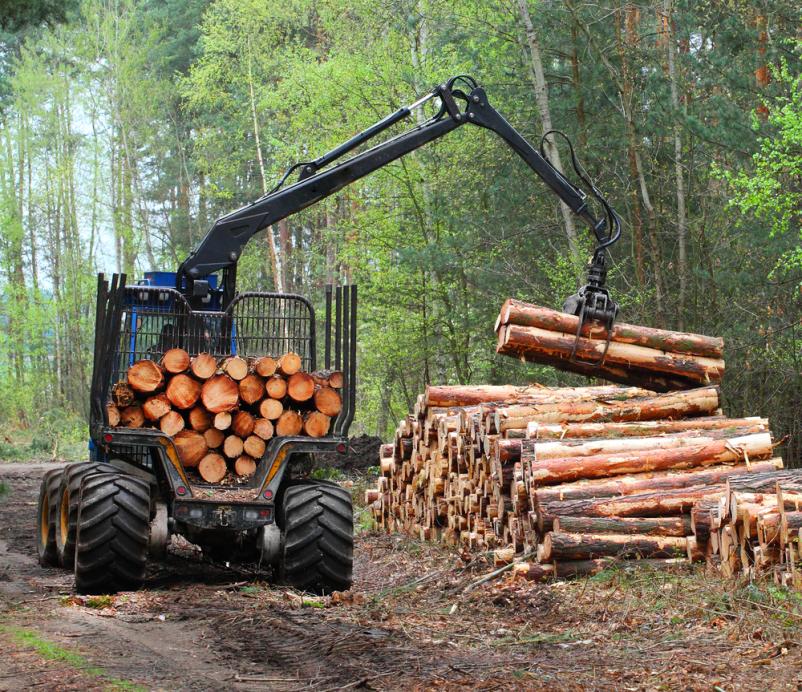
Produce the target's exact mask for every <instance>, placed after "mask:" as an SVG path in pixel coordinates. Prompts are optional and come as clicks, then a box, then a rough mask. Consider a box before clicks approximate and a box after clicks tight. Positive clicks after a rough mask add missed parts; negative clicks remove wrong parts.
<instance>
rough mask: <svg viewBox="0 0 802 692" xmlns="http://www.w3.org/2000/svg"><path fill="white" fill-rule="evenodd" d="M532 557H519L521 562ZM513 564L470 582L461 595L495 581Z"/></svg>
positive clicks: (512, 564) (528, 555)
mask: <svg viewBox="0 0 802 692" xmlns="http://www.w3.org/2000/svg"><path fill="white" fill-rule="evenodd" d="M533 555H534V553H526V554H524V555H521V559H522V560H523V559H525V558H528V557H532V556H533ZM515 564H516V563H515V562H510V563H509V564H508V565H504V566H503V567H499V568H498V569H496V570H493V571H492V572H489V573H488V574H485V576H483V577H482V578H481V579H477V580H476V581H474V582H471V583H470V584H468V586H466V587H465V588H464V589H463V590H462V591H461V593H467V592H468V591H471V590H473V589H475V588H476V587H477V586H480V585H482V584H484V583H486V582H489V581H491V580H492V579H495V578H496V577H498V576H499V575H501V574H504V572H506V571H508V570H511V569H512V568H513V567H514V566H515Z"/></svg>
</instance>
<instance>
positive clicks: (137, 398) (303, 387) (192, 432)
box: [106, 348, 343, 483]
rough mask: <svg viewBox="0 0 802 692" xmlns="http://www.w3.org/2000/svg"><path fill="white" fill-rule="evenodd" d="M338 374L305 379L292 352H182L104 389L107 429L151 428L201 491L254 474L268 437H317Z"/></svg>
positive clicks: (334, 407) (336, 400) (325, 428)
mask: <svg viewBox="0 0 802 692" xmlns="http://www.w3.org/2000/svg"><path fill="white" fill-rule="evenodd" d="M342 386H343V375H342V373H341V372H339V371H331V370H325V371H318V372H313V373H307V372H304V371H302V370H301V357H300V356H299V355H298V354H296V353H293V352H290V353H285V354H284V355H282V356H280V357H278V358H273V357H271V356H262V357H259V358H248V359H245V358H241V357H239V356H236V355H232V356H228V357H226V358H221V359H218V358H215V357H213V356H211V355H210V354H208V353H200V354H198V355H197V356H195V357H194V358H191V357H190V355H189V354H188V353H187V352H186V351H185V350H184V349H182V348H173V349H170V350H168V351H167V352H165V354H164V355H163V356H162V358H161V361H160V362H158V363H157V362H156V361H153V360H139V361H137V362H135V363H133V364H132V365H131V367H130V368H129V369H128V371H127V373H126V378H125V380H124V381H120V382H118V383H117V384H115V385H114V386H113V387H112V390H111V401H110V402H108V404H107V407H106V411H107V415H108V419H109V425H110V427H118V426H121V427H127V428H141V427H153V428H159V429H160V430H161V431H162V432H163V433H164V434H165V435H167V436H168V437H170V438H172V440H173V442H174V444H175V448H176V451H177V453H178V456H179V458H180V460H181V463H182V465H183V467H184V468H185V469H191V471H192V472H193V473H196V474H197V475H198V476H200V478H201V479H202V480H203V481H205V482H207V483H220V482H222V481H224V480H228V481H235V480H236V479H237V478H247V477H249V476H251V475H253V474H254V472H255V471H256V467H257V464H258V463H259V460H260V459H261V458H262V456H263V455H264V452H265V447H266V441H267V440H269V439H271V438H273V437H286V436H290V437H292V436H308V437H313V438H319V437H324V436H325V435H327V434H328V433H329V427H330V424H331V420H332V418H334V417H336V416H337V414H338V413H339V412H340V410H341V409H342V398H341V396H340V391H339V390H340V389H342Z"/></svg>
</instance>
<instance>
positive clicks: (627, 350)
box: [496, 298, 724, 392]
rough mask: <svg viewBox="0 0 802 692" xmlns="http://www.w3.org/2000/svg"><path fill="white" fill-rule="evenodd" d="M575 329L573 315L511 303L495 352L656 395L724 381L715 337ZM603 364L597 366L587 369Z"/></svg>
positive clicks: (625, 328) (624, 327) (629, 328)
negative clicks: (651, 392) (654, 392)
mask: <svg viewBox="0 0 802 692" xmlns="http://www.w3.org/2000/svg"><path fill="white" fill-rule="evenodd" d="M578 327H579V318H578V317H576V316H575V315H569V314H566V313H562V312H557V311H556V310H550V309H549V308H544V307H540V306H538V305H532V304H530V303H524V302H522V301H519V300H514V299H512V298H511V299H509V300H507V301H506V302H505V303H504V305H503V306H502V308H501V313H500V314H499V317H498V320H497V321H496V335H497V338H498V344H497V347H496V351H497V352H498V353H500V354H504V355H509V356H514V357H516V358H521V359H523V360H527V361H531V362H534V363H540V364H543V365H551V366H553V367H555V368H558V369H560V370H567V371H571V372H577V373H579V374H583V375H589V376H592V377H601V378H604V379H607V380H610V381H611V382H620V383H623V384H633V385H637V386H643V387H647V388H649V389H652V390H654V391H658V392H667V391H670V390H682V389H690V388H694V387H699V386H701V385H706V384H719V383H720V382H721V378H722V376H723V375H724V359H723V350H724V342H723V340H722V339H721V338H719V337H709V336H703V335H701V334H686V333H682V332H672V331H667V330H664V329H653V328H650V327H640V326H636V325H631V324H624V323H617V324H616V325H615V326H614V327H613V329H612V331H611V333H610V334H608V333H607V330H606V329H605V328H604V327H602V326H600V325H598V324H595V323H589V324H586V325H585V327H584V328H583V330H582V332H581V334H579V335H577V328H578ZM608 338H609V345H608ZM572 356H573V357H572ZM602 359H603V362H602V363H601V365H599V366H597V367H596V366H593V365H590V364H592V363H598V362H599V361H601V360H602Z"/></svg>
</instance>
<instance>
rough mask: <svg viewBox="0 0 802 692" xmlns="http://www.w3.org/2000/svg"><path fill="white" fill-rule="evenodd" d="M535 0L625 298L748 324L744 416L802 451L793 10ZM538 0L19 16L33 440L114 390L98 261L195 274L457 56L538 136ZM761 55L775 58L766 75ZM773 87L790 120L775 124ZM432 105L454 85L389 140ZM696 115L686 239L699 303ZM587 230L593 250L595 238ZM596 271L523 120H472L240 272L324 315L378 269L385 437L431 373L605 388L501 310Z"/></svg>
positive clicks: (7, 334) (737, 358)
mask: <svg viewBox="0 0 802 692" xmlns="http://www.w3.org/2000/svg"><path fill="white" fill-rule="evenodd" d="M529 5H530V13H531V14H532V19H533V23H534V25H535V30H536V32H537V34H538V40H539V43H540V45H541V52H542V56H543V60H544V63H545V69H546V76H547V81H548V92H549V93H548V99H549V104H550V110H551V120H552V123H553V125H554V126H555V127H558V128H560V129H562V130H565V131H566V133H567V134H568V135H569V136H571V137H572V138H573V139H574V141H575V143H576V144H577V152H578V154H579V155H580V158H581V160H582V163H583V164H584V167H585V168H586V169H587V170H588V172H589V173H590V174H591V177H593V179H594V181H595V182H596V183H597V185H598V187H599V188H600V189H602V190H604V191H605V192H606V193H607V195H608V196H609V198H610V200H611V201H612V202H613V204H614V205H615V206H616V208H617V209H618V210H619V211H620V212H621V214H622V217H623V219H624V236H623V238H622V240H621V242H620V243H619V244H618V245H617V246H616V247H615V248H614V249H613V251H612V260H613V262H612V268H611V271H610V279H609V281H610V284H611V290H612V293H613V295H614V297H615V298H616V299H617V300H618V301H619V302H620V303H621V305H622V319H625V320H627V321H629V322H640V323H644V324H650V325H654V326H663V327H669V328H678V327H680V326H681V327H682V328H684V329H688V330H692V331H701V332H704V333H710V334H721V335H723V336H724V337H725V341H726V344H727V365H728V375H727V380H728V381H727V382H726V384H725V387H724V395H725V398H726V408H727V410H728V412H730V413H732V414H733V415H739V414H752V415H754V414H764V415H769V416H770V417H771V418H772V426H773V429H774V430H775V432H776V433H777V434H778V436H779V435H784V434H786V433H788V434H791V439H792V442H791V446H790V447H789V452H788V457H790V458H791V459H797V458H799V456H800V453H802V447H800V444H799V442H798V440H800V439H802V435H800V433H802V427H800V426H802V423H801V422H800V421H802V417H800V416H799V415H798V411H799V409H800V406H802V400H800V395H799V392H800V391H802V374H801V373H802V363H800V361H799V358H800V353H802V349H801V348H800V339H802V333H800V330H799V323H800V318H801V317H802V304H800V301H799V300H798V284H799V282H800V277H802V261H801V260H800V242H801V241H800V237H799V234H798V233H799V232H798V229H799V208H800V197H799V196H800V189H799V173H800V170H799V159H800V155H799V154H800V129H802V127H801V126H800V121H799V111H800V108H799V105H800V101H799V98H800V95H799V94H800V82H799V77H798V75H799V73H800V69H799V68H800V56H799V54H798V50H797V48H795V44H793V43H791V44H789V43H788V40H787V39H790V40H792V41H793V40H795V39H794V38H793V37H795V34H796V29H797V24H798V22H797V21H796V19H795V18H797V17H798V8H797V7H796V4H795V3H792V2H790V0H780V1H779V2H776V3H770V5H771V7H766V6H765V3H764V4H759V3H756V2H746V3H740V4H737V5H732V4H727V3H691V2H687V1H686V0H683V1H682V2H677V3H674V4H673V8H674V9H673V14H672V22H671V25H672V31H673V37H672V38H671V39H669V38H668V37H666V36H663V35H662V33H661V32H662V28H661V26H662V25H661V23H660V21H659V18H660V16H661V13H662V11H663V4H662V3H646V4H645V5H638V6H637V7H636V6H635V5H632V4H629V5H627V4H620V3H619V4H612V5H609V6H608V5H597V4H592V3H585V4H581V3H567V2H565V3H529ZM518 9H519V8H518V7H517V6H516V4H515V3H501V2H498V0H480V1H477V2H472V3H456V4H454V3H442V2H434V1H433V0H392V2H389V3H379V2H377V1H376V0H350V1H349V2H344V1H343V0H314V1H313V0H287V1H286V2H283V3H270V2H264V1H262V0H245V1H242V0H166V1H165V0H120V1H119V2H115V3H108V2H105V1H104V0H81V2H79V3H78V7H77V10H76V12H75V13H74V16H71V17H70V21H68V22H67V23H66V24H65V25H63V26H60V27H55V28H49V27H47V26H41V27H34V28H32V29H28V30H27V31H25V32H19V33H16V34H14V35H11V36H9V39H8V41H7V43H6V45H7V46H8V50H7V51H6V55H5V56H4V63H3V64H5V65H6V67H5V69H2V68H0V69H2V72H3V74H2V75H1V76H2V78H3V79H4V80H5V85H6V86H5V89H4V91H3V93H2V101H1V102H0V107H2V111H0V117H2V125H0V262H2V266H4V267H6V268H7V271H6V272H5V273H4V274H3V275H2V277H0V324H2V326H3V329H0V416H2V417H3V419H4V420H5V421H8V425H9V426H10V427H11V428H20V429H22V430H23V431H24V434H23V435H21V436H20V439H23V443H22V446H23V447H27V446H28V445H33V446H34V447H35V450H36V451H35V454H42V455H45V454H50V453H53V449H54V448H55V449H56V452H55V453H57V454H58V455H62V456H63V455H66V454H68V452H66V451H65V450H67V448H68V447H69V448H70V450H71V451H69V454H70V455H71V454H75V455H76V456H77V455H78V454H79V453H82V451H81V450H80V449H79V447H78V445H79V444H80V445H82V444H83V435H85V428H84V427H83V426H82V425H77V424H76V423H75V421H76V420H77V419H79V418H81V417H84V418H85V416H86V415H87V413H88V396H87V395H88V383H89V381H90V378H91V367H92V363H91V350H92V336H93V317H94V314H93V308H94V297H93V293H94V273H95V272H96V271H97V270H103V271H106V272H111V271H114V270H124V271H127V272H129V274H130V275H131V276H132V277H134V276H137V277H138V276H139V275H140V274H141V272H142V271H144V270H148V269H153V268H160V269H165V270H169V269H173V268H175V266H176V265H177V264H178V263H180V262H181V261H182V260H183V258H184V257H185V256H186V253H187V252H188V251H189V250H190V249H191V248H193V247H194V246H195V245H197V243H198V242H199V241H200V239H201V238H202V237H203V234H204V233H205V231H206V229H207V228H208V226H209V224H210V223H211V221H212V220H213V219H215V218H217V217H218V216H220V215H221V214H224V213H226V212H228V211H230V210H232V209H233V208H236V207H238V206H240V205H242V204H246V203H248V202H249V201H251V200H253V199H255V198H256V197H258V196H259V195H261V194H262V193H263V192H264V190H266V189H270V188H272V187H273V185H274V184H275V183H276V182H277V180H278V179H279V178H280V176H281V175H282V173H283V172H284V171H285V170H286V169H287V168H288V167H289V166H290V165H292V164H293V163H295V162H298V161H308V160H312V159H314V158H316V157H318V156H320V155H321V154H323V153H325V152H326V151H328V150H330V149H331V148H333V147H335V146H336V145H337V144H339V143H340V142H342V141H344V140H346V139H347V138H349V137H351V136H352V135H353V134H354V133H356V132H358V131H360V130H361V129H363V128H365V127H367V126H369V125H370V124H372V123H373V122H375V121H377V120H378V119H380V118H382V117H384V116H385V115H387V114H388V113H391V112H393V111H395V110H396V109H397V108H398V107H399V106H401V105H402V104H407V103H410V102H412V101H413V100H414V98H415V97H416V96H417V95H420V94H423V93H425V92H426V91H427V90H429V89H430V88H431V87H432V85H434V84H437V83H438V82H440V81H441V80H443V79H445V78H447V77H448V76H450V75H453V74H458V73H467V74H471V75H474V76H475V77H477V78H478V79H479V81H480V82H481V83H482V84H483V85H484V86H485V88H486V89H487V92H488V96H489V99H490V101H491V103H492V104H493V105H494V106H496V107H497V108H498V109H499V110H500V111H501V112H502V113H503V114H504V115H505V117H507V119H508V120H509V121H510V122H511V123H512V124H513V125H514V126H515V127H516V128H518V129H519V130H520V131H521V132H522V134H524V136H526V137H527V138H528V139H529V141H531V142H532V143H533V144H535V145H537V143H538V141H539V138H540V135H541V132H542V122H541V117H540V113H539V110H538V106H537V103H536V100H535V90H534V88H533V85H532V79H531V55H530V53H529V47H528V45H527V43H526V39H525V32H524V30H523V25H522V22H521V18H520V16H519V12H518ZM758 10H759V11H760V13H761V16H765V21H766V23H767V30H768V32H769V34H768V35H770V37H771V40H770V41H767V42H765V43H761V37H760V34H759V33H758V32H757V31H756V30H755V14H756V12H758ZM668 40H674V41H675V43H676V45H675V48H676V49H677V50H676V59H677V70H676V74H677V77H676V82H675V84H674V87H675V89H676V90H677V91H678V94H679V105H678V106H675V105H672V104H674V103H675V102H674V101H673V100H672V97H671V87H672V84H671V79H670V75H669V71H668V70H667V62H666V61H667V45H668V44H667V41H668ZM761 55H763V56H765V57H764V58H763V59H765V62H766V64H767V65H768V66H769V67H772V68H774V69H775V76H774V79H773V80H771V82H770V83H769V84H768V86H763V87H761V88H760V90H758V88H757V86H756V84H755V78H754V74H755V67H756V59H757V57H756V56H761ZM763 102H765V105H766V107H767V109H768V118H767V119H766V120H765V121H763V120H760V119H756V120H755V119H753V117H752V113H753V112H754V111H755V109H756V108H757V107H759V106H760V105H761V103H763ZM622 107H626V109H628V112H623V111H622ZM435 112H436V104H429V105H428V106H427V107H426V108H425V109H424V111H423V112H422V113H421V114H418V113H415V114H413V116H412V117H411V118H409V119H407V120H406V121H404V122H403V123H400V124H398V125H396V126H394V127H393V128H392V129H391V130H390V131H389V132H388V133H387V135H388V136H394V135H396V134H398V133H400V132H403V131H404V130H405V129H407V128H409V127H411V126H414V125H415V124H417V123H419V122H421V121H423V120H425V119H426V118H428V117H430V116H432V115H433V114H434V113H435ZM418 118H420V119H418ZM676 132H678V133H679V138H680V150H681V155H680V163H681V166H682V172H683V175H684V183H685V196H686V199H685V208H686V212H687V214H686V215H687V246H688V263H687V267H686V268H684V269H682V271H684V272H685V274H686V275H685V277H684V278H685V280H686V283H687V295H686V298H685V304H684V305H683V306H682V307H681V308H680V306H679V304H678V301H677V293H678V290H677V284H678V272H679V271H681V268H680V267H679V264H678V238H677V228H678V215H677V205H678V201H677V187H676V177H675V176H676V171H675V163H676V162H675V160H674V134H675V133H676ZM567 153H568V152H567V151H563V161H564V162H567V160H568V157H567ZM723 178H724V179H726V180H724V181H723V180H722V179H723ZM292 180H293V178H291V179H290V182H291V181H292ZM578 231H579V232H580V233H582V234H583V235H582V253H583V255H585V256H588V255H589V251H590V249H591V241H590V235H589V234H587V233H585V231H584V230H583V229H582V228H579V229H578ZM779 269H782V272H780V271H779ZM583 274H584V269H583V268H582V267H580V266H577V262H576V261H575V259H574V258H572V257H571V255H570V252H569V247H568V242H567V238H566V233H565V229H564V227H563V221H562V216H561V214H560V213H559V211H558V207H557V204H556V201H555V198H554V197H553V196H552V195H551V194H549V193H548V191H547V189H546V188H545V187H544V185H543V184H542V183H541V181H540V180H538V179H537V177H536V176H535V175H534V174H533V173H532V172H531V170H530V169H529V168H528V167H526V166H525V164H524V163H523V162H522V161H521V160H520V158H519V157H518V156H516V155H515V153H514V152H512V151H511V150H510V149H509V148H508V147H506V146H504V144H503V142H501V141H499V140H498V138H497V137H495V136H494V135H493V134H492V133H489V132H486V131H483V130H480V129H479V128H475V127H472V126H470V125H468V126H466V127H463V128H460V129H458V130H456V131H454V132H453V133H451V134H450V135H449V136H447V137H445V138H443V139H442V140H439V141H438V142H436V143H432V144H430V145H429V146H427V147H424V148H422V149H420V150H419V151H417V152H415V153H413V154H410V155H409V156H407V157H405V158H404V159H401V160H398V161H395V162H392V163H391V164H389V165H387V166H385V167H383V168H382V169H381V170H379V171H377V172H375V173H374V174H372V175H370V176H368V177H366V178H364V179H363V180H360V181H358V182H357V183H355V184H353V185H351V186H349V187H348V188H345V189H343V190H342V191H341V192H340V193H338V194H337V195H335V196H332V197H330V198H327V199H325V200H321V201H320V202H319V203H318V204H316V205H313V206H312V207H309V208H308V209H306V210H304V211H302V212H300V213H298V214H296V215H294V216H292V217H290V218H288V219H287V220H286V221H285V222H282V223H281V224H276V226H275V227H274V228H272V229H269V230H266V231H265V232H264V233H260V234H259V235H258V236H257V237H255V238H254V239H253V240H252V242H251V243H250V244H249V246H248V247H247V249H246V251H245V253H244V254H243V256H242V258H241V260H240V262H239V267H238V281H239V287H240V289H241V290H259V289H268V290H270V289H272V288H274V287H276V286H279V285H281V286H283V287H284V288H285V290H287V291H294V292H298V293H302V294H305V295H309V296H310V297H311V299H312V300H313V301H314V302H315V305H316V307H317V308H318V309H319V310H320V308H322V287H323V286H324V285H325V284H326V283H329V282H335V283H336V282H355V283H358V284H359V286H360V316H359V346H358V369H359V389H358V399H357V418H356V421H355V425H354V428H353V431H354V432H356V433H360V432H365V431H367V432H370V433H376V434H380V435H383V436H386V435H389V434H390V433H391V431H392V428H393V427H394V425H395V424H396V423H397V421H398V420H399V419H401V418H402V417H403V416H404V415H405V414H406V412H407V411H409V410H410V409H411V408H412V407H413V406H414V404H415V400H416V397H417V395H418V394H419V393H420V392H421V390H422V389H423V387H424V386H425V385H426V384H427V383H430V382H452V383H453V382H463V383H466V382H489V383H504V382H512V383H524V382H530V381H533V380H535V381H539V382H542V383H544V384H554V383H558V382H560V383H569V384H570V383H580V382H582V381H584V380H583V379H582V378H579V377H572V376H566V375H564V374H562V373H556V372H554V371H553V370H551V369H548V368H542V367H535V366H531V365H527V364H522V363H518V362H516V361H514V360H513V359H509V358H501V357H497V356H496V355H495V335H494V334H493V330H492V325H493V323H494V321H495V318H496V316H497V314H498V309H499V306H500V305H501V303H502V301H503V300H504V299H505V298H507V297H510V296H514V297H518V298H522V299H526V300H530V301H533V302H537V303H541V304H545V305H550V306H555V307H559V306H560V305H561V304H562V301H563V300H564V298H565V297H566V296H567V295H568V294H570V293H572V292H573V291H574V290H575V289H576V288H577V287H578V285H580V283H581V282H583V281H584V276H583ZM15 439H16V438H15ZM19 446H20V445H19V444H18V443H15V444H14V448H15V449H16V447H19ZM73 450H74V451H73ZM0 451H2V450H0ZM6 451H8V453H9V454H12V453H16V452H13V450H6ZM321 473H322V471H321Z"/></svg>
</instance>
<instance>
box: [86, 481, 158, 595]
mask: <svg viewBox="0 0 802 692" xmlns="http://www.w3.org/2000/svg"><path fill="white" fill-rule="evenodd" d="M149 538H150V486H149V485H148V483H147V482H146V481H143V480H141V479H139V478H133V477H131V476H125V475H123V474H119V473H95V474H91V475H89V476H85V477H84V479H83V482H82V484H81V496H80V503H79V511H78V522H77V535H76V547H75V589H76V591H78V593H114V592H116V591H121V590H131V589H136V588H138V587H139V586H141V585H142V581H143V580H144V578H145V567H146V564H147V557H148V540H149Z"/></svg>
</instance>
